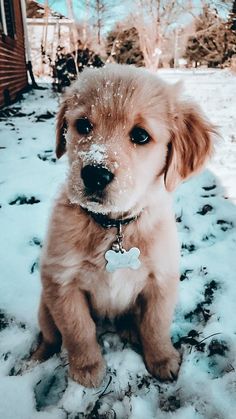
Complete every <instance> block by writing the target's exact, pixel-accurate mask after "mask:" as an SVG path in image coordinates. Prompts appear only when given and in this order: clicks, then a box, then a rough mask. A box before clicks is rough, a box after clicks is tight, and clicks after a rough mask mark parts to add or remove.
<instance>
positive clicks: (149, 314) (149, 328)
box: [139, 275, 180, 380]
mask: <svg viewBox="0 0 236 419" xmlns="http://www.w3.org/2000/svg"><path fill="white" fill-rule="evenodd" d="M149 279H150V280H149V281H148V285H147V286H146V288H145V289H144V291H143V293H142V295H141V296H140V297H141V298H140V302H141V319H140V325H139V330H140V337H141V342H142V346H143V352H144V358H145V362H146V366H147V369H148V370H149V372H150V373H151V374H152V375H154V376H155V377H158V378H159V379H161V380H173V379H174V378H176V377H177V375H178V371H179V366H180V355H179V353H178V352H177V351H176V350H175V348H174V347H173V345H172V343H171V339H170V334H169V333H170V325H171V320H172V314H173V310H174V307H175V296H176V286H177V285H176V284H177V281H176V280H175V279H174V280H173V281H170V282H171V283H167V284H162V286H161V287H160V288H159V287H158V285H157V281H156V279H155V277H154V276H152V275H151V276H150V278H149Z"/></svg>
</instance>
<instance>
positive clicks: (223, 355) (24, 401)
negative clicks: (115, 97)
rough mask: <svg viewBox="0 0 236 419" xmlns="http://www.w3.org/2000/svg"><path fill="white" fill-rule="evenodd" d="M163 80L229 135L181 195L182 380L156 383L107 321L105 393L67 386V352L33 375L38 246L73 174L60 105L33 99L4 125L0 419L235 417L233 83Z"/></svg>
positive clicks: (225, 77)
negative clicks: (60, 153)
mask: <svg viewBox="0 0 236 419" xmlns="http://www.w3.org/2000/svg"><path fill="white" fill-rule="evenodd" d="M160 75H161V76H162V77H164V78H165V79H166V80H169V81H170V82H173V81H175V80H179V79H183V80H184V83H185V88H186V91H187V93H188V94H190V95H191V96H193V97H194V98H195V99H196V100H197V101H198V102H199V103H200V104H201V105H202V107H203V109H204V110H205V112H206V114H207V115H208V117H209V118H210V119H211V120H212V121H213V122H214V123H216V124H217V125H218V126H219V130H220V132H221V134H222V139H221V140H220V141H219V142H218V144H217V145H216V154H215V157H214V159H213V160H212V162H211V163H210V164H209V165H208V169H207V170H206V171H205V172H204V173H202V174H201V175H200V176H198V177H196V178H194V179H192V180H191V181H189V182H186V183H185V184H183V185H182V186H181V187H180V188H179V190H178V191H177V193H176V197H175V198H176V199H175V203H176V218H177V224H178V230H179V238H180V241H181V242H182V264H181V281H180V287H179V288H180V297H179V303H178V306H177V309H176V314H175V319H174V322H173V327H172V338H173V341H174V342H175V345H176V347H178V348H180V350H181V351H182V353H183V362H182V366H181V369H180V374H179V378H178V380H177V381H176V382H175V383H172V384H163V383H160V382H159V381H158V380H156V379H153V378H152V377H151V376H150V375H149V374H148V372H147V370H146V368H145V366H144V363H143V360H142V357H141V356H140V354H139V352H138V351H135V348H132V347H131V346H130V345H129V344H125V343H124V342H121V340H120V338H119V337H118V335H116V334H115V333H114V330H113V328H112V325H110V324H103V325H101V327H100V328H99V331H98V335H99V336H98V339H99V342H100V344H101V346H102V349H103V353H104V357H105V359H106V362H107V366H108V370H107V376H106V379H105V381H104V383H103V385H102V386H101V388H99V389H95V390H94V389H93V390H92V389H85V388H83V387H82V386H80V385H78V384H76V383H75V382H73V381H72V380H71V379H68V376H67V368H68V367H67V360H66V355H65V354H64V353H63V354H61V355H60V356H54V357H53V358H51V359H50V360H48V361H47V362H45V363H42V364H40V365H33V366H27V362H26V360H27V357H28V356H29V353H30V351H31V348H32V346H33V345H34V344H35V342H36V338H37V333H38V326H37V309H38V302H39V294H40V280H39V271H38V258H39V254H40V248H41V246H42V243H43V240H44V236H45V231H46V226H47V219H48V214H49V211H50V206H51V203H52V200H53V196H54V195H55V193H56V191H57V190H58V187H59V184H60V183H61V182H62V180H63V178H64V177H65V174H66V158H65V157H63V158H62V159H61V160H59V161H56V160H55V158H54V153H53V148H54V137H55V135H54V124H55V121H54V114H55V112H56V109H57V106H58V97H57V96H56V95H55V94H54V93H52V92H51V91H50V89H47V90H42V91H33V92H31V93H29V94H27V95H25V100H23V101H22V102H21V103H18V104H16V105H14V106H13V107H12V108H13V110H12V116H11V115H8V116H7V115H6V114H5V117H4V115H1V118H0V138H1V141H0V239H1V260H0V264H1V265H0V275H1V277H0V418H1V419H37V418H39V419H41V418H42V419H65V418H68V419H75V418H77V419H78V418H103V419H105V418H107V419H108V418H109V419H111V418H114V419H115V418H117V419H125V418H132V419H153V418H158V419H170V418H173V419H200V418H201V419H203V418H204V419H213V418H214V419H235V417H236V372H235V369H236V315H235V313H236V278H235V272H236V207H235V205H236V132H235V126H236V77H235V76H233V75H232V74H230V73H229V72H227V71H199V72H195V73H194V72H191V71H182V72H175V73H174V72H173V71H168V72H166V71H161V72H160ZM16 108H19V109H18V110H17V109H16ZM8 113H9V111H8ZM13 113H14V114H13ZM223 186H224V187H225V189H223Z"/></svg>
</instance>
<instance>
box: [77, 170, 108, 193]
mask: <svg viewBox="0 0 236 419" xmlns="http://www.w3.org/2000/svg"><path fill="white" fill-rule="evenodd" d="M81 177H82V179H83V182H84V185H85V187H86V188H88V189H90V190H91V191H93V192H95V191H102V190H103V189H105V187H106V186H107V185H108V184H109V183H110V182H111V181H112V179H113V178H114V175H113V173H111V172H110V171H109V170H107V169H106V168H105V167H102V166H92V165H87V166H84V168H83V169H82V170H81Z"/></svg>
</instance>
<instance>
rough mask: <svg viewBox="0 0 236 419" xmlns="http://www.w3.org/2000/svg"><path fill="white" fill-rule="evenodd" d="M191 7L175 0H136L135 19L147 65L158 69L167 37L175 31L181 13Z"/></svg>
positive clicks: (187, 2)
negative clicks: (181, 4)
mask: <svg viewBox="0 0 236 419" xmlns="http://www.w3.org/2000/svg"><path fill="white" fill-rule="evenodd" d="M190 7H191V2H189V1H186V2H184V9H183V6H181V7H180V4H179V3H178V1H175V0H168V1H167V0H136V9H137V11H136V12H135V13H134V14H133V21H134V24H135V27H136V29H137V32H138V35H139V41H140V48H141V50H142V53H143V57H144V62H145V66H146V67H148V68H151V69H157V68H158V66H159V63H160V59H161V55H162V51H163V47H164V43H165V40H166V38H167V37H168V36H169V37H170V34H171V33H173V32H174V30H175V28H176V27H177V23H176V22H178V20H179V18H180V16H181V14H183V13H184V12H186V11H187V10H188V9H189V8H190Z"/></svg>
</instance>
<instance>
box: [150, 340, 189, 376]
mask: <svg viewBox="0 0 236 419" xmlns="http://www.w3.org/2000/svg"><path fill="white" fill-rule="evenodd" d="M180 364H181V356H180V354H179V352H178V351H176V350H175V349H174V348H172V349H171V351H167V353H166V355H165V356H161V357H160V356H159V357H158V354H157V355H156V354H155V356H154V354H152V356H148V357H146V365H147V369H148V371H149V372H150V373H151V374H152V375H153V376H154V377H157V378H159V380H161V381H173V380H176V378H177V377H178V372H179V368H180Z"/></svg>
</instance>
